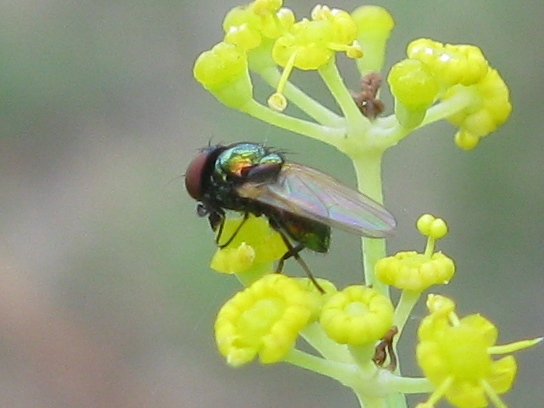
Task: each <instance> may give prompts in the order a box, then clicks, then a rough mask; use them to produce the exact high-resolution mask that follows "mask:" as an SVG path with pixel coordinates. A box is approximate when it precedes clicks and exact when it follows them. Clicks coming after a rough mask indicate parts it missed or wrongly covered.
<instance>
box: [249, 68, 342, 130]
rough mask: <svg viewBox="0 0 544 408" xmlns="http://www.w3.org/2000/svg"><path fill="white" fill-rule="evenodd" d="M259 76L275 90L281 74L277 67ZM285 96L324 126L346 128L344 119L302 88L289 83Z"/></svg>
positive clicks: (286, 86) (266, 70)
mask: <svg viewBox="0 0 544 408" xmlns="http://www.w3.org/2000/svg"><path fill="white" fill-rule="evenodd" d="M259 75H261V77H262V78H263V79H264V80H265V81H266V82H267V83H268V84H269V85H270V86H271V87H272V88H275V87H276V85H277V84H278V82H279V80H280V77H281V75H280V73H279V72H278V69H277V68H276V67H270V68H267V69H265V70H263V71H261V72H259ZM284 94H285V96H286V97H287V99H288V100H289V101H290V102H293V103H294V104H295V105H297V106H298V107H299V108H300V109H301V110H302V111H303V112H305V113H306V114H308V115H309V116H310V117H312V118H313V119H315V120H316V121H317V122H319V123H321V124H322V125H326V126H330V127H345V125H346V123H345V120H344V118H343V117H341V116H339V115H337V114H336V113H334V112H333V111H331V110H330V109H328V108H327V107H325V106H323V105H321V104H320V103H319V102H317V101H316V100H315V99H313V98H312V97H311V96H309V95H308V94H306V93H305V92H304V91H302V90H301V89H300V88H298V87H296V86H295V85H293V84H292V83H290V82H288V83H287V84H286V85H285V91H284Z"/></svg>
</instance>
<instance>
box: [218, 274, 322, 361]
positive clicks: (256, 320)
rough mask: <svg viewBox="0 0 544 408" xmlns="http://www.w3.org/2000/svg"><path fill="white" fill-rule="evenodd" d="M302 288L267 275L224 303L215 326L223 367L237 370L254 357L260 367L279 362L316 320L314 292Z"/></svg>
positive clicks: (293, 280)
mask: <svg viewBox="0 0 544 408" xmlns="http://www.w3.org/2000/svg"><path fill="white" fill-rule="evenodd" d="M306 286H307V285H305V284H303V283H301V282H300V281H298V280H296V279H293V278H289V277H287V276H285V275H281V274H271V275H266V276H264V277H263V278H261V279H259V280H258V281H256V282H255V283H253V284H252V285H251V286H249V287H248V288H246V289H244V290H243V291H241V292H238V293H237V294H236V295H235V296H234V297H233V298H232V299H230V300H229V301H227V302H226V303H225V304H224V305H223V307H222V308H221V310H220V311H219V314H218V315H217V319H216V322H215V340H216V343H217V347H218V348H219V351H220V353H221V354H222V355H223V356H224V357H225V358H226V360H227V363H228V364H229V365H231V366H235V367H237V366H240V365H243V364H246V363H248V362H250V361H251V360H253V358H255V357H256V356H257V355H258V356H259V359H260V361H261V362H262V363H264V364H270V363H276V362H279V361H281V360H282V359H283V358H284V357H285V355H286V354H287V353H288V352H289V351H290V350H291V349H292V348H293V347H294V345H295V340H296V338H297V337H298V334H299V332H300V331H301V330H302V329H303V328H304V327H306V326H307V325H308V323H309V322H310V321H311V320H312V317H313V316H316V311H315V308H316V307H317V306H318V305H317V303H316V298H315V293H314V292H315V291H316V290H315V288H314V289H312V288H311V285H309V286H308V289H306V288H305V287H306Z"/></svg>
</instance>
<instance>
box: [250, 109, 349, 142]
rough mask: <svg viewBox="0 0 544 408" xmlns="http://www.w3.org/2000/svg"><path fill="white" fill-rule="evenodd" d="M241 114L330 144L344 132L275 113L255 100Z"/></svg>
mask: <svg viewBox="0 0 544 408" xmlns="http://www.w3.org/2000/svg"><path fill="white" fill-rule="evenodd" d="M240 110H241V111H242V112H245V113H247V114H248V115H251V116H253V117H255V118H257V119H260V120H262V121H263V122H266V123H270V124H271V125H274V126H277V127H280V128H283V129H286V130H289V131H291V132H295V133H299V134H301V135H304V136H309V137H311V138H313V139H316V140H320V141H322V142H326V143H331V140H333V141H334V140H335V139H338V138H341V137H342V136H343V135H344V130H342V129H333V128H330V127H327V126H322V125H318V124H317V123H313V122H308V121H306V120H302V119H298V118H294V117H292V116H288V115H285V114H283V113H279V112H276V111H274V110H272V109H270V108H268V107H266V106H264V105H261V104H260V103H258V102H256V101H255V100H251V101H250V102H248V103H247V104H246V105H245V106H244V107H243V108H242V109H240Z"/></svg>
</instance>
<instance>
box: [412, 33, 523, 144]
mask: <svg viewBox="0 0 544 408" xmlns="http://www.w3.org/2000/svg"><path fill="white" fill-rule="evenodd" d="M406 53H407V55H408V57H409V58H412V59H416V60H418V61H421V62H422V63H423V64H425V65H426V66H427V67H428V68H429V69H430V71H431V72H432V74H433V75H434V77H435V78H436V80H437V82H438V84H439V85H440V89H441V92H440V94H439V95H438V98H439V99H440V100H442V101H445V102H446V101H448V100H454V99H455V98H459V99H465V100H466V101H468V102H467V103H465V105H466V107H465V108H464V109H461V110H460V111H458V112H456V113H455V114H452V115H450V116H448V118H447V119H448V120H449V121H450V122H451V123H453V124H454V125H456V126H458V127H459V131H458V132H457V133H456V135H455V143H456V144H457V145H458V146H459V147H461V148H463V149H466V150H469V149H473V148H474V147H476V145H477V144H478V142H479V140H480V139H481V138H482V137H484V136H487V135H488V134H489V133H491V132H493V131H495V130H496V129H497V128H498V127H499V126H501V125H502V124H503V123H504V122H505V121H506V120H507V119H508V117H509V116H510V112H511V111H512V105H511V104H510V100H509V98H510V96H509V91H508V87H507V86H506V84H505V83H504V81H503V79H502V78H501V76H500V75H499V73H498V72H497V71H496V70H495V69H493V68H491V67H490V66H489V63H488V62H487V60H486V59H485V56H484V55H483V53H482V51H481V50H480V49H479V48H478V47H476V46H474V45H466V44H461V45H455V44H442V43H440V42H437V41H433V40H430V39H426V38H421V39H418V40H415V41H412V42H411V43H410V44H409V45H408V49H407V52H406ZM401 123H402V122H401Z"/></svg>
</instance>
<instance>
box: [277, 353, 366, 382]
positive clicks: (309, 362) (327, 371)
mask: <svg viewBox="0 0 544 408" xmlns="http://www.w3.org/2000/svg"><path fill="white" fill-rule="evenodd" d="M284 361H285V362H286V363H290V364H293V365H295V366H297V367H300V368H304V369H306V370H309V371H313V372H315V373H318V374H321V375H324V376H327V377H330V378H334V379H336V380H338V381H340V382H341V383H342V384H345V383H346V381H347V382H351V379H352V378H353V377H354V376H356V375H357V366H355V365H350V364H345V363H338V362H335V361H331V360H325V359H323V358H321V357H317V356H314V355H312V354H309V353H306V352H304V351H301V350H298V349H292V350H291V351H290V352H289V354H287V356H286V357H285V359H284Z"/></svg>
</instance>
